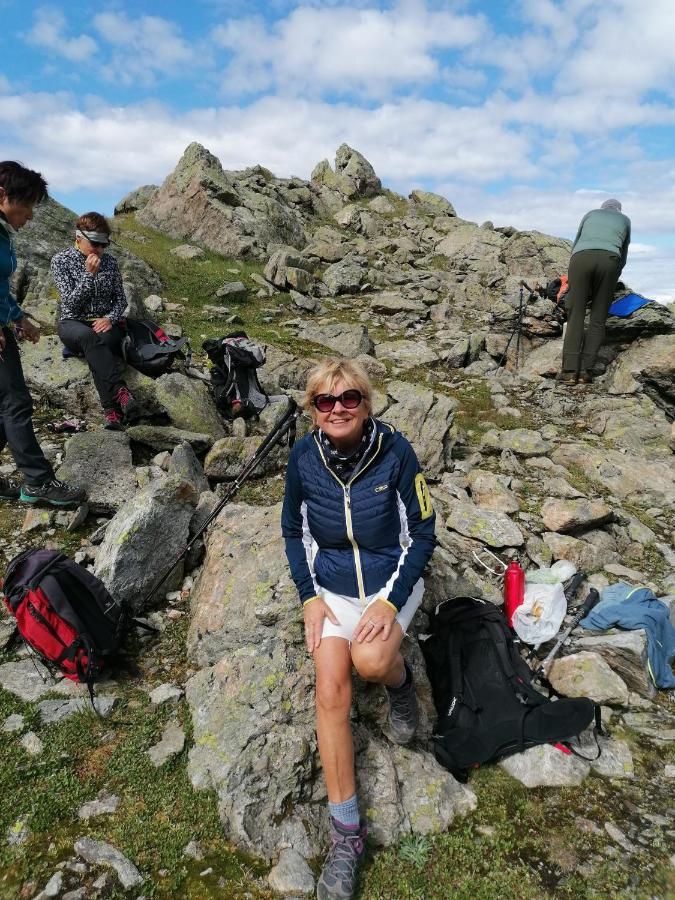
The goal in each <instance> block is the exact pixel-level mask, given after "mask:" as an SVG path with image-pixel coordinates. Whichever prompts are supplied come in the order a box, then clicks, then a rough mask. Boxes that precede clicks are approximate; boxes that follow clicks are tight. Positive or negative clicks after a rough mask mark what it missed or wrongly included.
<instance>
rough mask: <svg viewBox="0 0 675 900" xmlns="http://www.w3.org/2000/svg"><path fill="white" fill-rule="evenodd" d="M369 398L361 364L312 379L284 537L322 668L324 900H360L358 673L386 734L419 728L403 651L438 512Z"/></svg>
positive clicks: (401, 738) (322, 371)
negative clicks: (381, 696)
mask: <svg viewBox="0 0 675 900" xmlns="http://www.w3.org/2000/svg"><path fill="white" fill-rule="evenodd" d="M371 396H372V388H371V384H370V380H369V378H368V375H367V373H366V371H365V370H364V369H363V367H362V366H360V365H359V364H358V363H355V362H353V361H350V360H343V359H327V360H325V361H324V362H322V363H320V364H319V365H318V366H316V367H315V368H314V369H313V370H312V371H311V372H310V373H309V377H308V381H307V389H306V398H305V401H306V406H307V408H308V410H309V411H310V413H311V416H312V419H313V422H314V430H313V431H312V432H311V433H310V434H308V435H306V436H305V437H304V438H302V440H300V441H299V442H298V443H297V444H296V445H295V447H294V448H293V451H292V453H291V456H290V459H289V463H288V468H287V472H286V492H285V497H284V503H283V513H282V533H283V536H284V538H285V543H286V555H287V556H288V561H289V564H290V569H291V575H292V577H293V580H294V582H295V585H296V587H297V589H298V593H299V595H300V600H301V602H302V606H303V615H304V621H305V639H306V643H307V648H308V650H309V652H310V653H311V654H312V656H313V658H314V663H315V666H316V721H317V739H318V746H319V754H320V756H321V763H322V766H323V772H324V777H325V780H326V789H327V793H328V807H329V814H330V825H331V837H332V847H331V850H330V852H329V854H328V857H327V858H326V861H325V864H324V867H323V871H322V874H321V878H320V880H319V884H318V896H319V897H320V898H329V897H343V898H344V897H351V896H353V892H354V888H355V883H356V877H357V871H358V867H359V864H360V862H361V858H362V854H363V845H364V838H365V835H366V824H365V821H364V820H363V819H362V818H361V817H360V815H359V806H358V801H357V797H356V781H355V774H354V745H353V739H352V732H351V727H350V722H349V713H350V709H351V702H352V665H353V666H354V667H355V668H356V670H357V672H358V673H359V674H360V675H361V676H362V677H363V678H365V679H366V680H367V681H373V682H376V683H379V684H383V685H384V686H385V688H386V691H387V696H388V700H389V715H388V727H389V734H390V737H391V738H392V739H393V740H394V741H396V742H397V743H401V744H404V743H408V742H409V741H410V740H411V739H412V738H413V736H414V733H415V730H416V728H417V723H418V718H419V716H418V707H417V699H416V695H415V688H414V685H413V680H412V672H411V670H410V668H409V667H408V664H407V663H406V662H404V659H403V656H402V655H401V651H400V646H401V641H402V640H403V637H404V635H405V633H406V630H407V628H408V625H409V624H410V621H411V619H412V617H413V615H414V613H415V611H416V610H417V608H418V607H419V605H420V603H421V601H422V594H423V592H424V582H423V581H422V578H421V576H422V571H423V569H424V567H425V565H426V564H427V562H428V561H429V559H430V557H431V554H432V553H433V550H434V547H435V544H436V539H435V534H434V523H435V514H434V511H433V508H432V505H431V500H430V497H429V492H428V489H427V486H426V483H425V481H424V476H423V475H422V473H421V471H420V466H419V463H418V461H417V457H416V456H415V452H414V451H413V449H412V447H411V446H410V444H409V443H408V441H407V440H406V439H405V438H404V437H403V435H401V434H400V433H398V432H397V431H395V430H394V428H392V427H391V426H390V425H386V424H385V423H384V422H380V421H379V420H377V419H375V418H373V417H372V415H371Z"/></svg>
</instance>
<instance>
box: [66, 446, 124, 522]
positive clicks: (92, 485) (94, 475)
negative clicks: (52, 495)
mask: <svg viewBox="0 0 675 900" xmlns="http://www.w3.org/2000/svg"><path fill="white" fill-rule="evenodd" d="M57 476H58V478H60V479H61V480H62V481H66V482H67V483H68V484H73V485H76V486H77V487H83V488H85V489H86V491H87V497H88V502H89V507H90V509H91V510H92V511H93V512H95V513H111V512H115V511H116V510H117V509H119V507H120V506H121V505H122V504H123V503H124V502H125V501H126V500H127V498H128V497H129V496H131V494H133V493H134V491H135V490H136V475H135V472H134V466H133V459H132V455H131V442H130V440H129V437H128V435H127V434H125V433H124V432H121V431H119V432H116V431H105V430H101V431H84V432H82V433H81V434H74V435H73V436H72V437H71V438H69V440H68V442H67V443H66V455H65V459H64V461H63V465H61V466H60V467H59V469H58V471H57Z"/></svg>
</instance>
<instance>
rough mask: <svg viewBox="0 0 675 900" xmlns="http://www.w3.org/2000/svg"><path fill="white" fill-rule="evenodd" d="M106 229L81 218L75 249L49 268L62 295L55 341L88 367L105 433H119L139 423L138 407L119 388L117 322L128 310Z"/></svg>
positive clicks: (98, 219) (90, 217)
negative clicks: (110, 250) (124, 428)
mask: <svg viewBox="0 0 675 900" xmlns="http://www.w3.org/2000/svg"><path fill="white" fill-rule="evenodd" d="M109 243H110V226H109V225H108V223H107V221H106V219H105V216H102V215H101V214H100V213H97V212H89V213H85V214H84V215H83V216H80V218H79V219H78V220H77V222H76V231H75V246H74V247H70V248H69V249H68V250H64V251H63V252H62V253H57V254H56V256H54V257H53V259H52V263H51V273H52V278H53V279H54V283H55V285H56V287H57V289H58V292H59V294H60V295H61V311H60V316H59V337H60V338H61V340H62V341H63V343H64V345H65V346H66V347H67V348H68V349H69V350H71V351H72V352H73V353H76V354H78V355H80V354H81V355H83V356H84V358H85V359H86V360H87V363H88V364H89V368H90V370H91V374H92V376H93V378H94V384H95V385H96V390H97V391H98V396H99V398H100V400H101V405H102V406H103V411H104V412H103V414H104V418H105V427H106V428H109V429H112V430H115V431H119V430H120V428H121V427H122V423H123V422H125V421H126V422H133V421H135V420H136V419H138V415H139V410H138V404H137V403H136V401H135V400H134V398H133V397H132V396H131V394H130V392H129V390H128V388H127V386H126V384H125V383H124V378H123V374H124V363H123V362H122V359H121V351H120V347H121V343H122V337H123V333H122V330H121V329H120V326H119V324H118V323H119V320H120V319H121V318H122V316H123V315H124V310H125V308H126V305H127V301H126V297H125V296H124V288H123V286H122V276H121V275H120V270H119V268H118V266H117V261H116V260H115V258H114V257H113V256H111V255H110V254H109V253H105V248H106V247H107V246H108V244H109Z"/></svg>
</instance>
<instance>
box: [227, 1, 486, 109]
mask: <svg viewBox="0 0 675 900" xmlns="http://www.w3.org/2000/svg"><path fill="white" fill-rule="evenodd" d="M484 30H485V29H484V22H483V19H482V17H481V16H469V15H461V14H457V13H453V12H447V11H440V12H435V11H433V10H430V9H428V7H427V4H426V3H424V2H421V0H420V2H402V3H399V4H398V5H397V6H396V7H395V8H394V9H390V10H380V9H376V8H369V9H356V8H354V7H351V6H344V5H343V6H339V7H335V8H326V7H325V6H323V7H319V8H317V7H313V6H300V7H297V8H296V9H294V10H292V12H290V14H289V15H288V16H287V17H286V18H283V19H280V20H278V21H277V22H275V23H274V25H272V26H271V27H269V28H268V26H267V25H266V23H265V22H264V21H263V20H262V18H255V17H252V18H247V19H236V20H233V21H230V22H228V23H227V24H224V25H221V26H219V27H218V28H217V29H215V31H214V34H213V38H214V40H215V42H216V44H218V45H219V46H220V47H222V48H224V49H226V50H228V51H229V52H230V53H231V54H232V60H231V63H230V65H229V67H228V69H227V72H226V78H225V84H226V87H227V88H228V89H229V90H230V91H235V90H236V91H241V92H246V91H247V90H248V91H257V90H261V89H263V88H265V87H269V86H275V87H276V88H277V89H279V90H280V91H281V92H287V91H304V92H306V93H309V94H316V93H319V92H322V91H332V92H337V93H339V94H342V95H344V94H346V93H349V92H351V91H357V92H360V93H364V94H366V95H369V96H383V95H386V94H387V93H388V92H390V91H391V90H392V89H394V88H396V87H398V86H402V85H415V84H423V83H429V82H431V81H433V80H434V79H435V78H436V77H437V76H438V74H439V71H440V67H439V63H438V60H437V58H436V56H435V54H436V53H437V52H438V51H441V50H449V49H456V48H464V47H467V46H469V45H470V44H472V43H474V42H476V41H477V40H479V38H480V36H481V34H482V33H483V32H484Z"/></svg>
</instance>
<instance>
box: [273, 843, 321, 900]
mask: <svg viewBox="0 0 675 900" xmlns="http://www.w3.org/2000/svg"><path fill="white" fill-rule="evenodd" d="M267 880H268V881H269V883H270V887H271V888H272V890H274V891H276V892H277V893H278V894H282V895H283V896H284V897H288V896H296V895H297V894H300V895H306V894H313V893H314V875H313V874H312V870H311V869H310V868H309V866H308V864H307V861H306V860H305V859H303V857H302V856H300V854H299V853H298V851H297V850H292V849H290V848H289V849H288V850H282V851H281V854H280V856H279V861H278V863H277V864H276V866H274V867H273V868H272V870H271V872H270V873H269V875H268V876H267Z"/></svg>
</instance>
